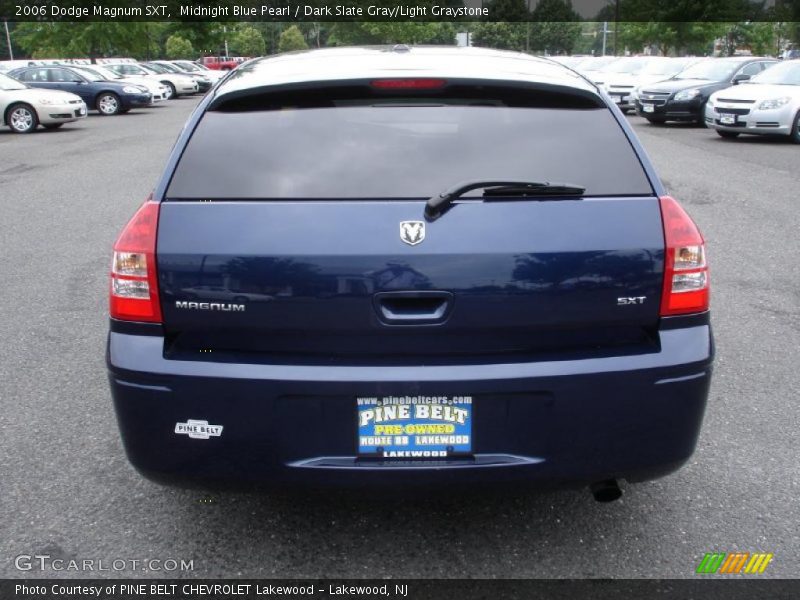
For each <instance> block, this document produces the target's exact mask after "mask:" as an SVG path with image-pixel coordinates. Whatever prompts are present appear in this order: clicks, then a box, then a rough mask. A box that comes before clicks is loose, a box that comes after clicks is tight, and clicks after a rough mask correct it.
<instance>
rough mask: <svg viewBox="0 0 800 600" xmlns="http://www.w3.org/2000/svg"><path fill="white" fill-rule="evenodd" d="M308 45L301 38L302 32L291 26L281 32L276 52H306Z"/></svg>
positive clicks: (295, 26)
mask: <svg viewBox="0 0 800 600" xmlns="http://www.w3.org/2000/svg"><path fill="white" fill-rule="evenodd" d="M307 49H308V44H307V43H306V39H305V38H304V37H303V32H302V31H300V28H299V27H298V26H297V25H292V26H291V27H288V28H286V29H284V30H283V31H282V32H281V35H280V38H279V39H278V52H292V51H293V50H307Z"/></svg>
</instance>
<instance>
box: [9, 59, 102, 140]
mask: <svg viewBox="0 0 800 600" xmlns="http://www.w3.org/2000/svg"><path fill="white" fill-rule="evenodd" d="M86 114H87V110H86V103H85V102H84V101H83V100H82V99H81V98H80V96H76V95H75V94H70V93H69V92H62V91H59V90H45V89H38V88H31V87H28V86H27V85H25V84H24V83H22V82H21V81H17V80H16V79H14V78H13V77H9V76H8V75H4V74H2V73H0V115H2V118H3V121H2V122H3V124H4V125H8V126H9V127H10V128H11V131H13V132H14V133H30V132H32V131H34V130H35V129H36V127H37V126H39V125H41V126H42V127H44V128H45V129H58V128H59V127H61V126H62V125H63V124H64V123H70V122H72V121H77V120H78V119H84V118H86Z"/></svg>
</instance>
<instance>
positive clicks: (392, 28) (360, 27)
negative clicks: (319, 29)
mask: <svg viewBox="0 0 800 600" xmlns="http://www.w3.org/2000/svg"><path fill="white" fill-rule="evenodd" d="M455 36H456V29H455V26H454V25H453V24H452V23H433V22H422V21H420V22H415V21H405V22H403V21H381V22H365V21H360V22H340V23H335V24H334V25H333V28H332V30H331V33H330V37H329V38H328V45H331V46H358V45H367V44H451V45H452V44H454V43H455Z"/></svg>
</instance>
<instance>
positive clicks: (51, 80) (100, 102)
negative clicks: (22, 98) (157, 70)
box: [11, 66, 153, 116]
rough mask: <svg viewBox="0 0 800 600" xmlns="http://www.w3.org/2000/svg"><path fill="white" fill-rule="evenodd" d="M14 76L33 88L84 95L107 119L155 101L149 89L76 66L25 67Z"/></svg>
mask: <svg viewBox="0 0 800 600" xmlns="http://www.w3.org/2000/svg"><path fill="white" fill-rule="evenodd" d="M11 76H12V77H15V78H17V79H19V80H20V81H24V82H25V83H27V84H28V85H30V86H31V87H36V88H45V89H50V90H61V91H63V92H71V93H73V94H75V95H77V96H80V97H81V98H82V99H83V101H84V102H85V103H86V106H87V107H88V108H89V109H90V110H92V109H94V110H97V111H98V112H99V113H100V114H101V115H106V116H108V115H116V114H120V113H126V112H128V111H129V110H131V109H132V108H137V107H143V106H149V105H150V104H152V102H153V99H152V97H151V95H150V92H149V91H148V89H147V88H146V87H143V86H140V85H135V84H132V83H117V82H116V81H107V80H105V79H103V78H101V77H99V76H98V75H92V74H90V73H88V72H86V71H80V70H78V68H76V67H66V66H48V67H25V68H22V69H16V70H14V71H11Z"/></svg>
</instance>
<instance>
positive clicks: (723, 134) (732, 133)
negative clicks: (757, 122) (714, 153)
mask: <svg viewBox="0 0 800 600" xmlns="http://www.w3.org/2000/svg"><path fill="white" fill-rule="evenodd" d="M717 135H718V136H719V137H723V138H725V139H726V140H733V139H736V138H737V137H739V132H738V131H722V130H721V129H717Z"/></svg>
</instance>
